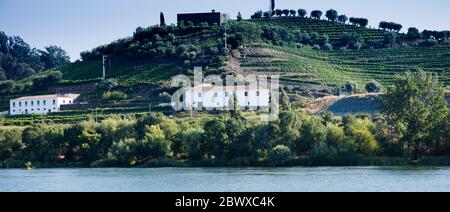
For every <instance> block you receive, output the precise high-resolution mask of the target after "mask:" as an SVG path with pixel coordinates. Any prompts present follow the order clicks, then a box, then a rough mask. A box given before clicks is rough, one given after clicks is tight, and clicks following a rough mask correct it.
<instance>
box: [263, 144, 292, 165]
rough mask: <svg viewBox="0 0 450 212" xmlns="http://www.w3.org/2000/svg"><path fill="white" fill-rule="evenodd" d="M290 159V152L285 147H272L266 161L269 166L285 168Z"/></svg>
mask: <svg viewBox="0 0 450 212" xmlns="http://www.w3.org/2000/svg"><path fill="white" fill-rule="evenodd" d="M290 157H291V150H290V149H289V147H287V146H283V145H278V146H276V147H274V148H273V149H272V150H271V151H270V153H269V157H268V159H267V163H268V165H269V166H285V165H287V163H288V161H289V158H290Z"/></svg>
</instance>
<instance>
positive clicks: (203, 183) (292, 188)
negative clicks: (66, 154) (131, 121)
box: [0, 167, 450, 192]
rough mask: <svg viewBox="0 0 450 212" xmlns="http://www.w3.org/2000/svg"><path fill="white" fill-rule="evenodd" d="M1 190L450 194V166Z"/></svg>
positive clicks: (272, 171) (82, 180) (70, 180)
mask: <svg viewBox="0 0 450 212" xmlns="http://www.w3.org/2000/svg"><path fill="white" fill-rule="evenodd" d="M0 191H37V192H41V191H63V192H65V191H74V192H83V191H95V192H97V191H107V192H110V191H111V192H114V191H130V192H137V191H139V192H140V191H158V192H159V191H161V192H166V191H170V192H190V191H192V192H239V191H249V192H297V191H306V192H310V191H313V192H315V191H363V192H366V191H367V192H369V191H450V168H448V167H446V168H410V167H388V168H387V167H322V168H303V167H294V168H149V169H116V168H111V169H35V170H20V169H10V170H8V169H5V170H0Z"/></svg>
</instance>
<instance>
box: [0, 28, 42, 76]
mask: <svg viewBox="0 0 450 212" xmlns="http://www.w3.org/2000/svg"><path fill="white" fill-rule="evenodd" d="M40 56H41V55H40V51H39V50H37V49H35V48H31V47H30V46H29V45H28V44H27V43H26V42H25V41H24V40H23V39H22V38H20V37H18V36H8V35H6V34H5V33H4V32H0V78H3V79H5V78H6V79H13V80H15V79H21V78H24V77H27V76H30V75H32V74H33V73H36V72H39V71H42V70H44V68H45V67H44V64H43V63H42V61H41V58H40Z"/></svg>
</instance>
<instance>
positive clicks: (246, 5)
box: [0, 0, 450, 60]
mask: <svg viewBox="0 0 450 212" xmlns="http://www.w3.org/2000/svg"><path fill="white" fill-rule="evenodd" d="M268 8H269V0H0V31H4V32H5V33H6V34H8V35H17V36H20V37H22V38H23V39H24V40H25V41H26V42H27V43H29V44H30V45H31V46H32V47H36V48H39V49H43V48H44V47H45V46H48V45H58V46H61V47H62V48H63V49H65V50H66V51H67V52H68V53H69V56H70V57H71V58H72V60H76V59H79V57H80V56H79V55H80V52H82V51H85V50H90V49H92V48H94V47H97V46H99V45H102V44H107V43H109V42H111V41H114V40H117V39H119V38H123V37H127V36H131V35H132V34H133V32H134V30H135V29H136V28H137V27H138V26H144V27H146V26H151V25H155V24H158V23H159V13H160V12H161V11H162V12H164V14H165V17H166V21H167V22H170V23H175V22H176V14H177V13H181V12H208V11H211V10H212V9H215V10H217V11H220V12H225V13H227V14H229V15H230V17H231V18H235V17H236V15H237V13H238V12H239V11H240V12H241V13H242V15H243V16H244V18H248V17H250V15H251V14H253V13H254V12H255V11H257V10H268ZM277 8H283V9H284V8H289V9H291V8H292V9H296V10H297V9H299V8H304V9H306V10H307V11H311V10H315V9H320V10H322V11H326V10H328V9H331V8H333V9H336V10H337V11H338V12H339V13H340V14H346V15H347V16H349V17H365V18H368V19H369V24H370V25H372V26H378V23H379V22H380V21H394V22H397V23H400V24H402V25H403V26H404V28H408V27H411V26H414V27H417V28H419V29H420V30H423V29H430V30H450V1H448V0H426V1H425V0H364V1H362V0H334V1H331V0H277Z"/></svg>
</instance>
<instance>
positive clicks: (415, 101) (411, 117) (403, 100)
mask: <svg viewBox="0 0 450 212" xmlns="http://www.w3.org/2000/svg"><path fill="white" fill-rule="evenodd" d="M380 102H381V106H382V109H383V111H384V113H385V114H386V115H387V117H388V118H389V119H390V120H391V121H393V122H399V123H403V126H404V129H405V130H404V131H405V132H404V135H403V136H402V138H401V139H402V140H403V141H404V142H406V143H407V144H408V146H409V149H410V152H411V159H412V160H418V159H420V158H421V153H422V150H423V146H422V145H423V143H424V141H425V140H426V139H427V138H429V137H430V136H431V132H432V131H433V130H434V129H435V128H436V127H437V126H438V125H439V123H441V122H443V121H445V119H446V118H447V115H448V106H447V101H446V100H445V95H444V89H443V86H442V84H440V83H439V79H438V77H437V76H433V75H431V74H428V73H426V72H424V71H422V70H419V71H418V72H416V73H413V72H409V71H408V72H406V73H405V74H404V75H399V76H397V77H396V79H395V82H394V85H393V86H390V87H388V88H387V92H386V94H385V95H384V96H383V97H382V98H381V100H380Z"/></svg>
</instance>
